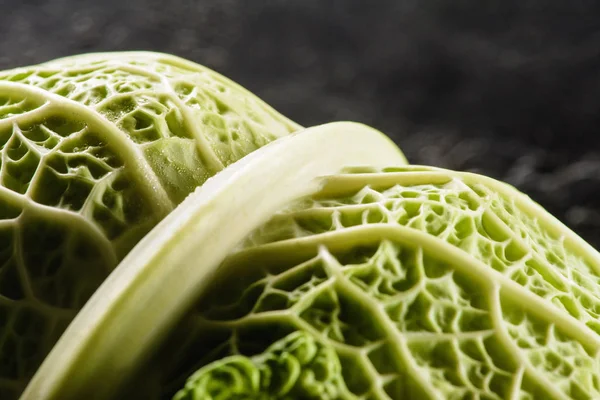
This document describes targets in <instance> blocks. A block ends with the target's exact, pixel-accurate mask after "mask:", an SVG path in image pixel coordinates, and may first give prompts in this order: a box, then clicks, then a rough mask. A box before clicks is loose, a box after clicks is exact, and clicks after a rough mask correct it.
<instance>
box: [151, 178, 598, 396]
mask: <svg viewBox="0 0 600 400" xmlns="http://www.w3.org/2000/svg"><path fill="white" fill-rule="evenodd" d="M599 260H600V257H599V255H598V253H597V252H596V251H595V250H593V249H592V248H591V247H590V246H589V245H587V244H586V243H585V242H583V241H582V240H581V239H580V238H578V237H577V236H576V235H575V234H574V233H573V232H571V231H570V230H568V229H567V228H566V227H564V226H563V225H562V224H560V223H559V222H558V221H557V220H555V219H554V218H553V217H551V216H550V215H549V214H548V213H547V212H545V211H544V210H543V209H542V208H540V207H539V206H537V205H536V204H535V203H533V202H532V201H531V200H530V199H529V198H527V197H526V196H524V195H523V194H521V193H519V192H517V191H516V190H514V189H513V188H511V187H509V186H507V185H504V184H502V183H499V182H497V181H494V180H492V179H489V178H486V177H482V176H478V175H473V174H466V173H458V172H452V171H446V170H440V169H434V168H425V167H402V168H390V169H386V170H378V171H370V172H369V171H368V170H365V169H356V170H354V171H350V172H348V173H345V174H341V175H337V176H333V177H331V178H329V179H328V183H327V184H326V186H325V187H324V188H323V189H322V190H321V191H320V192H318V193H316V194H314V195H312V196H310V197H308V198H306V199H304V200H302V201H300V202H298V203H296V204H294V205H293V206H290V207H288V208H286V209H285V210H283V211H281V212H279V213H277V214H276V215H274V216H273V217H272V219H271V220H270V221H269V222H268V223H266V224H264V225H263V226H261V227H260V228H258V229H257V230H256V231H255V232H254V233H253V234H252V235H250V236H249V237H248V238H247V240H246V242H245V245H244V246H243V248H242V249H237V250H236V251H235V252H234V253H233V254H232V255H231V256H230V257H229V259H228V260H226V261H225V263H224V264H223V265H222V267H221V268H222V269H221V274H220V275H219V277H218V279H216V280H215V281H213V282H212V283H211V285H210V289H209V290H208V291H207V292H206V293H205V295H204V296H203V298H202V300H201V301H200V302H199V304H198V305H197V307H196V312H195V313H194V314H193V315H192V316H190V317H189V318H188V319H187V320H186V321H184V322H182V323H181V324H180V326H179V329H178V330H177V331H176V332H174V333H173V334H172V338H171V340H170V342H169V343H168V344H167V345H165V347H164V349H165V350H164V351H163V354H162V356H161V357H162V358H159V359H158V360H157V361H156V363H155V365H154V366H155V368H158V369H160V370H162V373H163V374H164V373H166V376H167V377H165V376H164V375H163V379H164V382H178V383H172V384H171V386H168V385H166V386H164V388H163V390H164V391H163V394H164V397H165V398H169V397H170V396H171V395H172V393H173V392H174V391H176V390H177V388H178V387H179V388H180V387H182V385H183V380H184V379H185V378H186V377H187V376H190V374H191V373H192V372H193V371H194V370H195V369H197V368H201V369H200V370H199V372H198V373H196V374H195V375H192V377H191V378H190V379H189V380H188V382H187V384H186V386H185V389H183V390H182V391H180V392H179V394H178V396H179V397H176V398H190V399H192V398H200V397H193V395H192V394H191V393H194V390H195V389H198V390H199V392H198V393H205V392H203V391H206V390H212V389H213V388H216V389H215V391H214V392H210V393H212V395H214V396H216V395H215V394H214V393H221V392H222V391H220V390H221V389H219V388H221V387H226V386H227V387H229V388H231V391H230V392H227V391H225V393H228V394H229V395H231V394H233V393H237V392H235V390H237V389H236V388H235V387H234V386H231V385H228V382H230V381H231V380H233V379H234V378H233V376H235V377H236V378H235V379H238V376H239V379H240V382H245V383H244V385H246V387H247V388H248V389H247V390H246V391H243V393H244V394H245V395H246V397H244V396H241V397H239V398H252V399H259V398H277V397H269V393H270V391H269V390H270V389H268V388H267V387H265V388H264V389H262V390H258V393H259V394H260V395H261V396H263V397H260V396H259V395H256V396H254V393H255V392H257V389H256V388H257V387H258V386H256V385H258V383H252V382H262V381H261V380H260V379H259V378H257V377H256V376H259V377H262V375H261V374H260V373H259V372H257V370H259V371H260V366H259V364H257V361H253V362H249V361H248V360H260V359H262V358H263V357H268V355H270V354H272V351H273V350H272V346H279V344H278V343H281V341H283V342H284V343H285V342H286V340H288V339H286V338H288V337H289V335H295V334H297V335H301V336H302V337H304V338H307V337H310V338H312V339H313V340H314V341H315V343H319V346H324V347H325V348H328V349H332V350H333V351H334V352H335V354H336V356H337V357H332V358H327V361H326V365H327V367H323V370H327V371H328V373H332V374H333V376H334V378H333V380H332V382H343V384H340V385H336V387H338V388H345V389H347V390H348V392H347V393H346V392H344V393H346V395H349V396H351V397H350V398H352V396H354V398H359V399H594V398H600V364H599V355H598V353H599V352H598V350H599V349H600V322H599V319H598V318H599V313H600V277H599V270H600V262H599ZM305 340H308V339H305ZM265 354H266V355H265ZM293 354H294V353H293V351H288V355H289V357H293ZM248 357H250V358H248ZM253 357H254V358H253ZM159 360H160V361H159ZM338 362H339V363H340V364H338ZM242 365H244V366H247V368H244V367H242ZM338 365H341V367H338ZM298 370H299V371H300V372H297V371H296V370H293V369H291V368H290V369H287V370H286V369H282V370H281V373H282V374H284V376H285V377H283V378H280V380H282V381H285V380H286V379H290V380H294V381H295V379H300V378H299V376H300V375H301V374H302V373H306V374H310V373H311V372H310V371H311V370H310V368H302V367H299V369H298ZM334 371H337V372H334ZM253 379H255V380H253ZM311 379H312V378H311ZM318 382H319V379H316V380H314V381H313V383H315V384H318ZM250 383H252V385H254V386H252V385H251V384H250ZM153 391H156V388H155V389H153ZM185 396H188V397H185ZM207 398H209V397H207ZM215 398H218V397H215ZM224 398H225V397H224ZM230 398H235V397H230ZM307 398H310V397H307ZM323 398H330V397H327V396H323ZM331 398H338V397H331ZM339 398H343V396H341V395H340V396H339Z"/></svg>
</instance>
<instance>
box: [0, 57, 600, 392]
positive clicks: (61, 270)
mask: <svg viewBox="0 0 600 400" xmlns="http://www.w3.org/2000/svg"><path fill="white" fill-rule="evenodd" d="M0 76H1V78H2V80H1V81H0V96H2V95H3V96H4V98H3V100H2V101H3V104H4V105H3V106H2V107H0V118H1V119H0V127H1V128H2V129H4V131H3V132H4V133H3V134H2V135H0V138H1V139H2V146H3V147H2V169H1V170H0V179H1V180H0V183H1V186H0V201H1V202H2V203H0V212H1V213H2V215H1V217H2V219H1V220H0V229H1V230H0V235H1V236H0V237H2V238H3V242H1V243H3V247H2V249H3V252H2V253H0V254H2V257H4V258H3V259H2V262H3V264H1V265H2V267H0V274H2V275H1V276H0V307H2V308H1V310H2V313H0V321H1V324H2V325H1V326H2V331H1V332H2V334H3V336H0V337H1V338H2V339H0V357H2V358H1V359H0V361H1V362H0V372H1V373H2V375H1V376H0V398H9V399H10V398H16V397H17V396H19V395H20V393H21V392H22V391H23V389H24V393H23V394H22V396H21V398H22V399H24V400H28V399H36V400H37V399H48V400H50V399H65V400H70V399H74V400H78V399H84V398H85V399H89V398H91V399H121V398H122V399H137V398H140V399H170V398H172V399H174V400H225V399H248V400H250V399H254V400H257V399H260V400H262V399H264V400H267V399H281V400H283V399H286V400H287V399H289V400H292V399H315V400H316V399H323V400H328V399H331V400H333V399H349V400H350V399H352V400H354V399H356V400H358V399H365V400H366V399H482V400H483V399H511V400H516V399H595V398H600V356H599V350H600V319H599V317H600V254H598V252H597V251H596V250H595V249H593V248H592V247H591V246H590V245H589V244H587V243H586V242H585V241H583V240H582V239H581V238H580V237H578V236H577V235H576V234H575V233H573V232H572V231H571V230H569V229H568V228H567V227H565V226H564V225H563V224H561V223H560V222H559V221H558V220H556V219H555V218H554V217H552V216H551V215H550V214H548V213H547V212H546V211H545V210H544V209H542V208H541V207H540V206H539V205H537V204H536V203H534V202H533V201H532V200H531V199H529V198H528V197H527V196H526V195H524V194H522V193H520V192H518V191H517V190H516V189H514V188H512V187H510V186H508V185H506V184H504V183H501V182H498V181H496V180H493V179H491V178H488V177H485V176H481V175H476V174H470V173H464V172H457V171H449V170H444V169H439V168H434V167H427V166H411V165H406V160H405V159H404V156H403V155H402V153H401V152H400V150H399V149H398V148H397V147H396V146H395V145H394V144H393V143H392V142H391V141H390V140H389V139H388V138H387V137H385V136H384V135H383V134H381V133H380V132H377V131H376V130H374V129H372V128H369V127H367V126H364V125H360V124H355V123H348V122H338V123H330V124H325V125H321V126H316V127H311V128H307V129H302V128H300V127H299V126H298V125H296V124H294V123H293V122H290V121H289V120H287V119H286V118H285V117H282V116H280V115H278V114H277V113H275V112H274V111H273V110H272V109H270V108H269V107H268V106H267V105H265V104H264V103H262V102H260V100H258V99H256V98H255V97H254V96H252V95H251V94H249V93H248V92H246V91H244V90H243V89H241V88H240V87H238V86H237V85H235V84H234V83H232V82H230V81H227V80H225V79H224V78H222V77H220V76H219V75H217V74H215V73H213V72H211V71H208V70H206V69H204V68H203V67H200V66H198V65H195V64H192V63H189V62H187V61H185V60H181V59H178V58H174V57H171V56H167V55H161V54H154V53H117V54H98V55H88V56H80V57H73V58H68V59H63V60H58V61H55V62H50V63H47V64H44V65H41V66H35V67H31V68H23V69H18V70H13V71H8V72H4V73H2V74H0ZM118 263H119V265H118V266H117V264H118ZM115 266H116V268H115ZM88 298H89V300H88ZM40 363H41V366H40ZM38 367H39V368H38ZM33 374H34V376H33V378H32V379H30V378H31V376H32V375H33Z"/></svg>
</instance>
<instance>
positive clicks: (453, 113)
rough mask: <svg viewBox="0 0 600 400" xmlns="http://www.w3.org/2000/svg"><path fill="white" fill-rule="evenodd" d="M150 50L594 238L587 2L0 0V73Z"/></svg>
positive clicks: (592, 28)
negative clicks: (379, 137)
mask: <svg viewBox="0 0 600 400" xmlns="http://www.w3.org/2000/svg"><path fill="white" fill-rule="evenodd" d="M135 49H145V50H157V51H164V52H169V53H173V54H176V55H179V56H183V57H186V58H189V59H191V60H194V61H196V62H199V63H201V64H204V65H207V66H209V67H211V68H213V69H216V70H218V71H219V72H221V73H223V74H225V75H227V76H229V77H230V78H232V79H234V80H236V81H238V82H240V83H241V84H242V85H244V86H246V87H247V88H248V89H250V90H252V91H253V92H255V93H257V94H258V95H259V96H261V97H262V98H264V99H265V100H266V101H267V102H269V103H270V104H272V105H273V106H275V107H276V108H277V109H279V110H280V111H281V112H283V113H284V114H286V115H288V116H290V117H291V118H292V119H295V120H296V121H298V122H300V123H302V124H304V125H313V124H318V123H323V122H328V121H333V120H341V119H348V120H355V121H361V122H364V123H367V124H370V125H373V126H375V127H377V128H379V129H381V130H383V131H384V132H386V133H387V134H388V135H390V136H392V137H393V138H394V140H395V141H396V142H397V143H398V144H399V145H400V146H401V147H402V148H403V149H404V151H405V153H406V154H407V156H408V157H409V159H410V160H411V161H412V162H413V163H422V164H431V165H436V166H443V167H449V168H453V169H463V170H472V171H477V172H481V173H484V174H487V175H491V176H493V177H496V178H499V179H502V180H505V181H507V182H509V183H512V184H514V185H516V186H517V187H519V188H520V189H521V190H523V191H525V192H526V193H527V194H529V195H530V196H532V197H533V198H534V199H535V200H537V201H538V202H540V203H541V204H542V205H544V206H545V207H547V208H548V209H549V210H550V211H551V212H552V213H554V214H555V215H556V216H557V217H559V218H560V219H561V220H563V221H564V222H566V223H567V225H569V226H570V227H572V228H573V229H575V230H576V231H577V232H578V233H580V234H582V235H583V236H584V237H585V238H586V239H588V240H590V241H591V242H592V243H593V244H594V245H595V246H596V247H600V229H599V228H600V138H599V137H598V133H597V131H598V129H599V128H600V3H598V2H595V1H591V0H588V1H583V0H580V1H573V2H558V1H543V0H536V1H517V0H507V1H502V0H494V1H483V2H476V1H462V0H459V1H446V0H387V1H368V0H363V1H358V0H337V1H336V0H331V1H327V2H326V1H321V0H293V1H292V0H288V1H283V0H280V1H277V0H271V1H260V0H200V1H192V0H172V1H170V2H165V1H162V0H160V1H159V0H151V1H143V0H103V1H96V0H45V1H44V0H0V68H8V67H14V66H18V65H26V64H32V63H36V62H40V61H45V60H48V59H52V58H56V57H60V56H66V55H72V54H77V53H82V52H89V51H109V50H135Z"/></svg>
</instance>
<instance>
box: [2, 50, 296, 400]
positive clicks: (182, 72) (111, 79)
mask: <svg viewBox="0 0 600 400" xmlns="http://www.w3.org/2000/svg"><path fill="white" fill-rule="evenodd" d="M297 128H298V126H297V125H296V124H294V123H292V122H290V121H288V120H287V119H285V118H284V117H282V116H280V115H279V114H277V113H276V112H274V111H273V110H272V109H271V108H270V107H268V106H267V105H266V104H264V103H263V102H262V101H260V100H259V99H257V98H256V97H254V96H253V95H252V94H250V93H248V92H247V91H245V90H244V89H242V88H241V87H239V86H238V85H236V84H234V83H232V82H230V81H229V80H227V79H225V78H223V77H221V76H220V75H218V74H216V73H214V72H212V71H210V70H208V69H205V68H204V67H202V66H199V65H196V64H194V63H191V62H188V61H185V60H182V59H179V58H176V57H172V56H168V55H164V54H157V53H107V54H94V55H84V56H78V57H72V58H66V59H60V60H56V61H52V62H49V63H46V64H42V65H37V66H33V67H26V68H19V69H15V70H10V71H4V72H0V157H1V158H0V327H1V328H0V398H2V399H11V398H15V397H16V396H17V395H18V393H20V392H21V391H22V389H23V387H24V385H25V384H26V383H27V381H28V379H29V377H30V376H31V375H32V374H33V373H34V372H35V370H36V368H37V366H38V365H39V364H40V362H41V361H42V360H43V358H44V356H45V355H46V354H47V353H48V351H49V350H50V349H51V347H52V345H53V344H54V343H55V341H56V340H57V338H58V337H59V335H60V334H61V333H62V332H63V331H64V329H65V327H66V325H67V324H68V323H69V321H70V320H71V319H72V318H73V317H74V315H75V314H76V312H77V310H78V309H79V308H81V306H82V305H83V304H84V303H85V301H86V300H87V299H88V298H89V296H90V295H91V294H92V293H93V291H94V290H95V289H96V288H97V287H98V286H99V285H100V283H101V282H102V281H103V280H104V279H105V278H106V276H107V275H108V274H109V273H110V271H111V270H112V269H113V268H114V267H115V266H116V265H117V262H118V261H119V260H121V259H122V258H123V257H124V256H125V255H126V254H127V253H128V252H129V250H130V249H131V248H132V247H133V246H134V245H135V244H136V243H137V242H138V241H139V240H140V239H141V238H142V237H143V236H144V235H145V234H146V233H147V232H148V231H149V230H150V229H151V228H152V227H154V226H155V225H156V224H157V223H158V222H159V221H160V220H161V219H162V218H163V217H165V216H166V215H167V214H168V213H169V212H170V211H171V210H172V209H173V208H174V207H175V206H176V205H177V204H178V203H179V202H181V201H182V200H183V199H184V198H185V197H186V196H187V195H188V194H189V193H190V192H191V191H192V190H193V189H194V188H195V187H197V186H198V185H201V184H202V183H203V182H204V181H205V180H206V179H207V178H208V177H210V176H212V175H214V174H215V173H217V172H218V171H220V170H221V169H223V168H224V167H225V166H227V165H229V164H231V163H232V162H235V161H236V160H238V159H240V158H241V157H243V156H244V155H246V154H248V153H249V152H251V151H253V150H255V149H257V148H259V147H261V146H263V145H264V144H266V143H268V142H269V141H272V140H274V139H276V138H278V137H280V136H283V135H286V134H288V133H289V132H291V131H293V130H295V129H297Z"/></svg>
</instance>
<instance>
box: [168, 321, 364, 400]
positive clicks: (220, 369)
mask: <svg viewBox="0 0 600 400" xmlns="http://www.w3.org/2000/svg"><path fill="white" fill-rule="evenodd" d="M341 370H342V366H341V364H340V360H339V358H338V356H337V353H336V352H335V350H334V349H333V348H332V347H329V346H326V345H323V344H321V343H319V342H317V341H316V340H315V339H314V338H313V337H312V336H310V335H309V334H307V333H305V332H302V331H299V332H294V333H292V334H290V335H288V336H286V337H285V338H283V339H281V340H279V341H278V342H276V343H274V344H272V345H271V346H270V347H269V348H268V349H267V350H266V351H265V352H264V353H262V354H259V355H256V356H253V357H245V356H240V355H236V356H231V357H226V358H224V359H222V360H219V361H217V362H215V363H213V364H210V365H208V366H206V367H204V368H202V369H200V370H199V371H198V372H196V373H195V374H194V375H192V376H191V377H190V378H189V380H188V382H187V383H186V385H185V388H184V389H182V390H180V391H179V392H178V393H177V394H176V395H175V397H173V400H227V399H248V400H250V399H254V400H269V399H272V400H293V399H307V400H311V399H314V400H333V399H340V400H342V399H348V400H350V399H356V397H355V396H353V395H352V394H351V393H350V392H349V391H348V389H347V388H346V387H345V385H344V382H343V380H342V375H341Z"/></svg>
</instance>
